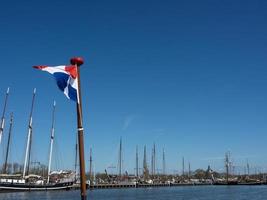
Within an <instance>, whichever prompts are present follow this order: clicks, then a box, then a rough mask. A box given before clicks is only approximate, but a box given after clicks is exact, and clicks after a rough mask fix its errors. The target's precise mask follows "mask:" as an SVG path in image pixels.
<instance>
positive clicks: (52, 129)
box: [47, 101, 56, 183]
mask: <svg viewBox="0 0 267 200" xmlns="http://www.w3.org/2000/svg"><path fill="white" fill-rule="evenodd" d="M55 110H56V102H55V101H54V104H53V111H52V127H51V137H50V152H49V162H48V172H47V183H49V179H50V172H51V160H52V153H53V143H54V137H55Z"/></svg>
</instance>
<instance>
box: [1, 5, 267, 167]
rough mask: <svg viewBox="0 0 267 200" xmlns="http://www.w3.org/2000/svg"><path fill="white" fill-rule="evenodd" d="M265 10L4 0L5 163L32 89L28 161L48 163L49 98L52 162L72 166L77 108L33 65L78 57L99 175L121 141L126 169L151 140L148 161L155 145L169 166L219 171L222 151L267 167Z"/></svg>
mask: <svg viewBox="0 0 267 200" xmlns="http://www.w3.org/2000/svg"><path fill="white" fill-rule="evenodd" d="M266 10H267V2H266V1H264V0H258V1H257V0H250V1H246V0H240V1H238V0H235V1H233V0H224V1H222V0H209V1H207V0H204V1H199V0H195V1H193V0H183V1H182V0H181V1H174V0H173V1H171V0H165V1H155V0H153V1H149V0H142V1H141V0H134V1H131V0H129V1H125V0H124V1H122V0H114V1H110V0H97V1H96V0H90V1H86V0H84V1H74V0H69V1H63V0H61V1H59V0H55V1H54V0H53V1H52V0H45V1H33V0H30V1H18V0H10V1H4V2H2V6H1V12H0V26H1V31H0V44H1V45H0V52H1V74H2V76H1V84H0V92H1V98H0V103H1V104H0V105H1V109H2V106H3V100H4V93H5V90H6V88H7V87H10V89H11V93H10V101H9V102H8V108H7V116H8V115H9V113H10V112H11V111H13V112H14V117H15V119H14V131H13V134H14V139H13V145H12V160H14V161H17V162H22V161H23V156H24V151H25V150H24V148H25V145H26V135H27V123H28V115H29V110H30V103H31V102H30V101H31V95H32V90H33V88H34V87H36V88H37V97H36V106H35V110H34V115H33V117H34V121H33V127H34V136H33V139H34V144H33V149H34V154H33V159H34V160H38V161H41V162H47V161H46V160H47V157H48V144H49V134H50V132H49V131H50V126H51V125H50V124H51V109H52V102H53V100H54V99H55V100H56V101H57V113H56V117H57V118H56V139H57V144H56V150H57V152H58V153H56V155H57V156H56V158H57V160H58V161H57V162H54V168H57V166H56V165H57V164H56V163H63V164H61V165H60V164H58V165H60V166H62V165H63V167H64V168H73V165H74V144H75V134H76V132H75V131H76V110H75V103H73V102H71V101H68V100H67V99H66V98H65V96H64V95H63V94H62V93H61V92H60V91H59V90H58V88H57V87H56V84H55V82H54V80H53V78H52V76H50V75H49V74H47V73H45V72H41V71H37V70H34V69H32V67H31V66H33V65H62V64H63V65H64V64H69V59H70V58H71V57H73V56H82V57H83V58H84V60H85V64H84V65H83V66H82V69H81V71H82V93H83V109H84V127H85V151H86V161H87V163H88V160H89V148H90V147H93V153H94V158H93V159H94V165H95V170H96V171H103V170H104V169H105V168H107V167H108V166H110V165H115V166H116V165H117V155H118V147H119V138H120V136H121V137H122V139H123V146H124V147H123V148H124V167H125V169H127V170H128V171H130V172H132V171H133V168H134V156H135V146H136V145H139V149H140V151H142V149H143V146H144V145H147V148H148V154H149V156H148V157H149V159H150V157H151V156H150V152H151V148H152V144H153V142H155V143H156V146H157V156H158V158H157V162H158V167H157V168H161V162H160V161H161V155H162V148H163V147H164V148H165V151H166V160H167V168H168V171H169V172H173V170H181V160H182V156H184V157H185V160H186V162H188V160H190V162H191V166H192V169H196V168H206V167H207V165H208V164H211V166H212V167H213V168H216V169H218V170H219V169H222V168H223V160H222V157H223V156H224V154H225V152H226V151H227V150H230V151H231V153H232V155H233V158H234V161H235V165H237V166H241V165H245V161H246V159H247V158H248V160H249V161H250V162H251V165H253V166H260V167H266V166H267V150H266V141H267V56H266V55H267V54H266V53H267V28H266V23H267V14H266ZM6 132H7V127H6V129H5V133H6ZM5 138H6V137H5ZM1 151H3V147H1ZM1 155H3V153H1ZM142 157H143V155H142V154H141V152H140V158H141V159H142ZM1 160H2V159H1ZM60 161H62V162H60ZM140 163H141V162H140ZM149 163H150V162H149ZM87 169H88V165H87ZM242 169H243V168H242Z"/></svg>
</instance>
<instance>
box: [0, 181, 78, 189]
mask: <svg viewBox="0 0 267 200" xmlns="http://www.w3.org/2000/svg"><path fill="white" fill-rule="evenodd" d="M72 187H73V182H67V183H56V184H46V185H35V184H16V183H15V184H14V183H13V184H12V183H0V191H48V190H69V189H71V188H72Z"/></svg>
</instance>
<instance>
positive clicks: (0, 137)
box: [0, 88, 9, 144]
mask: <svg viewBox="0 0 267 200" xmlns="http://www.w3.org/2000/svg"><path fill="white" fill-rule="evenodd" d="M8 95H9V88H7V91H6V97H5V103H4V109H3V113H2V117H1V126H0V144H1V142H2V136H3V131H4V126H5V113H6V105H7V99H8Z"/></svg>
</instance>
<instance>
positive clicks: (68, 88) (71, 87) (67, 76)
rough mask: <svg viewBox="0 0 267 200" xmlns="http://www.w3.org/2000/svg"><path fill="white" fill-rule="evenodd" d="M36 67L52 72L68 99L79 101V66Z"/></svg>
mask: <svg viewBox="0 0 267 200" xmlns="http://www.w3.org/2000/svg"><path fill="white" fill-rule="evenodd" d="M34 68H36V69H40V70H43V71H47V72H48V73H50V74H52V75H53V76H54V78H55V80H56V82H57V86H58V88H59V89H60V90H61V91H62V92H64V94H65V95H66V97H67V98H68V99H71V100H73V101H75V102H77V103H79V98H78V76H77V67H76V66H75V65H70V66H55V67H49V66H34Z"/></svg>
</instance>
